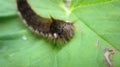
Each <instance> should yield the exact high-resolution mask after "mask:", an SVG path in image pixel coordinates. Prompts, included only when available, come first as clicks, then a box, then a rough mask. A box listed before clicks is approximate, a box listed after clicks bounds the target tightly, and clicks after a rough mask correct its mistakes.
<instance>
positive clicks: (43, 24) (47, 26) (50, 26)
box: [16, 0, 74, 42]
mask: <svg viewBox="0 0 120 67" xmlns="http://www.w3.org/2000/svg"><path fill="white" fill-rule="evenodd" d="M16 4H17V10H18V13H19V15H20V17H22V20H23V22H24V23H25V25H27V26H28V27H29V28H30V29H31V30H32V31H34V32H35V33H36V34H38V35H40V36H42V37H45V38H47V39H49V40H55V41H63V42H66V41H69V40H70V39H71V38H72V37H73V35H74V25H73V23H70V22H66V21H63V20H59V19H54V18H53V17H51V18H44V17H42V16H39V15H38V14H37V13H36V12H35V11H34V10H33V9H32V8H31V6H30V5H29V3H28V1H27V0H16Z"/></svg>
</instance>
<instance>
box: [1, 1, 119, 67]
mask: <svg viewBox="0 0 120 67" xmlns="http://www.w3.org/2000/svg"><path fill="white" fill-rule="evenodd" d="M29 3H30V5H31V6H32V8H33V9H34V10H35V11H36V12H37V13H38V14H39V15H40V16H43V17H50V16H53V17H55V18H56V19H62V20H68V21H71V22H74V25H75V36H74V38H73V39H72V40H71V41H69V42H68V43H67V44H65V46H63V47H62V48H57V47H54V45H53V44H52V43H50V42H48V41H47V40H45V39H44V38H42V37H39V36H37V35H36V34H35V33H33V32H31V31H30V30H29V29H28V28H27V27H26V26H25V25H24V24H23V22H22V20H21V19H20V18H19V16H18V15H17V11H16V6H15V4H16V2H15V0H7V1H6V0H1V1H0V4H1V6H2V7H1V8H0V67H107V66H109V62H108V60H107V61H105V60H106V58H105V57H104V56H105V55H106V53H107V52H105V49H109V50H115V54H113V55H110V62H111V63H112V65H113V67H120V64H119V62H120V60H119V59H120V28H119V26H120V19H119V18H120V13H119V12H120V1H119V0H91V1H88V0H72V2H71V5H70V9H67V8H66V7H65V3H64V2H63V1H62V0H29ZM108 53H110V52H108Z"/></svg>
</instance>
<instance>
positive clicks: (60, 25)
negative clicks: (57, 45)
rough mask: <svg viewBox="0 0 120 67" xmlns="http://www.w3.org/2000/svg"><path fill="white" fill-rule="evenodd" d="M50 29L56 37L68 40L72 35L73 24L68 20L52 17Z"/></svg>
mask: <svg viewBox="0 0 120 67" xmlns="http://www.w3.org/2000/svg"><path fill="white" fill-rule="evenodd" d="M50 31H51V33H52V34H53V36H54V37H55V38H56V39H58V40H64V41H69V40H70V39H71V38H72V36H73V35H74V26H73V24H72V23H69V22H65V21H62V20H55V19H52V24H51V26H50Z"/></svg>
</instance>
